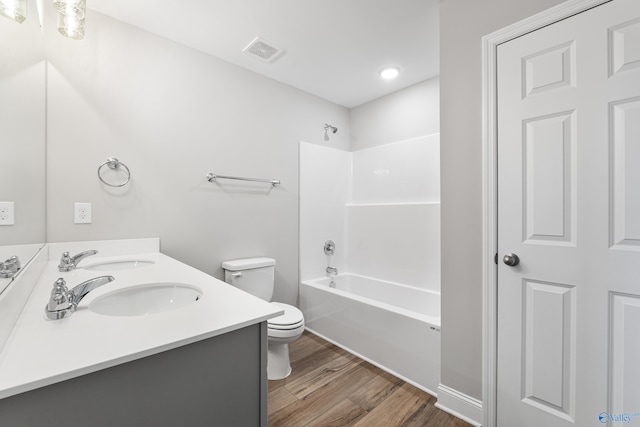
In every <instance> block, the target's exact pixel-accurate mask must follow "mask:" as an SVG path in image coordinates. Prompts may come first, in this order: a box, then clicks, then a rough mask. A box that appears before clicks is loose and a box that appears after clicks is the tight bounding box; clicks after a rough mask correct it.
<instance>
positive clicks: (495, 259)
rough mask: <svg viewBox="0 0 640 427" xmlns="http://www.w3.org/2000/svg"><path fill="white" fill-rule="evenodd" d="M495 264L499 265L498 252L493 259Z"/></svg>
mask: <svg viewBox="0 0 640 427" xmlns="http://www.w3.org/2000/svg"><path fill="white" fill-rule="evenodd" d="M493 262H495V263H496V265H498V253H497V252H496V256H494V257H493Z"/></svg>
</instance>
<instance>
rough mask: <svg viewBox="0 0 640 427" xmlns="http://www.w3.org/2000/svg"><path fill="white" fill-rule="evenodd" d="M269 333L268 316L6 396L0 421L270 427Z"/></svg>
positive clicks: (77, 426) (70, 426)
mask: <svg viewBox="0 0 640 427" xmlns="http://www.w3.org/2000/svg"><path fill="white" fill-rule="evenodd" d="M266 337H267V331H266V322H262V323H260V324H255V325H251V326H248V327H245V328H242V329H239V330H236V331H232V332H228V333H226V334H223V335H219V336H216V337H213V338H209V339H205V340H202V341H198V342H195V343H192V344H188V345H185V346H182V347H178V348H175V349H172V350H168V351H165V352H162V353H158V354H156V355H153V356H148V357H144V358H142V359H138V360H134V361H131V362H127V363H123V364H121V365H116V366H113V367H111V368H107V369H103V370H100V371H97V372H94V373H90V374H87V375H83V376H80V377H76V378H73V379H69V380H66V381H62V382H59V383H56V384H52V385H49V386H46V387H42V388H38V389H35V390H32V391H28V392H25V393H22V394H18V395H15V396H10V397H7V398H5V399H2V400H0V426H7V427H9V426H13V427H45V426H46V427H114V426H119V427H147V426H148V427H177V426H180V427H200V426H202V427H204V426H206V427H215V426H236V427H245V426H246V427H253V426H264V427H266V425H267V378H266V360H267V339H266ZM51 357H56V355H55V354H51Z"/></svg>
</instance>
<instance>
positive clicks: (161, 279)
mask: <svg viewBox="0 0 640 427" xmlns="http://www.w3.org/2000/svg"><path fill="white" fill-rule="evenodd" d="M117 248H120V250H119V253H117V252H118V249H117ZM145 248H147V249H149V248H155V250H152V251H150V252H140V251H144V250H145ZM157 248H158V240H157V239H140V240H138V241H108V242H77V243H56V244H50V245H49V253H50V259H51V260H50V261H48V262H47V263H46V265H45V266H44V269H43V272H42V274H41V275H40V277H39V279H38V281H37V284H36V285H35V288H34V290H33V292H32V294H31V297H30V298H29V300H28V301H27V303H26V305H25V306H24V309H23V310H22V313H21V315H20V317H19V319H18V320H17V322H16V324H15V327H14V328H13V331H12V332H11V335H10V337H9V339H8V340H7V342H6V345H5V347H4V349H3V351H2V353H0V398H5V397H8V396H12V395H15V394H18V393H22V392H25V391H29V390H33V389H35V388H39V387H44V386H46V385H49V384H53V383H57V382H60V381H64V380H67V379H71V378H75V377H78V376H81V375H84V374H88V373H91V372H95V371H98V370H101V369H105V368H108V367H112V366H115V365H119V364H122V363H125V362H129V361H132V360H136V359H140V358H143V357H146V356H150V355H153V354H157V353H160V352H163V351H167V350H170V349H173V348H177V347H180V346H183V345H186V344H190V343H194V342H197V341H200V340H204V339H207V338H211V337H214V336H218V335H222V334H224V333H226V332H231V331H235V330H238V329H241V328H244V327H246V326H249V325H253V324H257V323H260V322H263V321H265V320H267V319H269V318H271V317H275V316H277V315H279V314H281V313H282V310H280V309H278V308H277V307H275V306H273V305H271V304H268V303H266V302H264V301H262V300H260V299H258V298H255V297H253V296H251V295H248V294H246V293H244V292H242V291H240V290H238V289H235V288H233V287H232V286H229V285H227V284H226V283H224V282H222V281H220V280H218V279H215V278H213V277H211V276H209V275H207V274H205V273H203V272H201V271H199V270H196V269H194V268H192V267H189V266H187V265H185V264H183V263H181V262H179V261H176V260H174V259H172V258H170V257H168V256H166V255H163V254H161V253H159V252H158V251H157ZM88 249H97V250H98V251H99V254H98V255H95V256H92V257H89V258H87V259H85V260H84V261H82V263H81V264H80V265H79V266H78V268H76V269H75V270H72V271H70V272H66V273H61V272H59V271H58V268H57V265H58V262H59V257H60V255H61V253H62V251H69V252H72V254H73V253H77V252H81V251H84V250H88ZM132 259H136V260H146V261H152V262H153V264H150V265H146V266H145V267H144V268H132V269H126V270H117V271H93V270H91V269H88V268H86V267H90V266H91V265H95V264H99V263H104V262H116V261H122V260H132ZM101 275H112V276H114V277H115V278H116V280H115V281H113V282H111V283H109V284H107V285H104V286H102V287H100V288H98V289H95V290H94V291H92V292H90V293H89V294H88V295H87V296H86V297H85V298H84V299H83V300H82V301H81V302H80V304H79V306H78V309H77V310H76V312H75V313H73V314H72V315H71V316H70V317H67V318H64V319H60V320H46V319H45V316H44V312H43V310H44V307H45V305H46V304H47V301H48V300H49V296H50V292H51V287H52V284H53V283H54V282H55V280H56V279H58V278H59V277H63V278H64V279H65V280H66V282H67V285H68V287H69V288H72V287H73V286H76V285H77V284H79V283H81V282H83V281H85V280H88V279H91V278H93V277H97V276H101ZM149 283H180V284H186V285H189V286H192V287H197V288H198V289H200V290H201V291H202V296H201V297H200V299H199V300H198V301H196V302H193V303H191V304H189V305H187V306H183V307H181V308H176V309H174V310H171V311H166V312H162V313H156V314H150V315H143V316H125V317H119V316H107V315H100V314H97V313H94V312H92V311H91V310H90V309H89V306H90V305H91V303H92V301H94V300H96V299H97V298H99V297H101V296H103V295H106V294H108V293H111V292H113V291H117V290H121V289H124V288H127V287H131V286H135V285H141V284H149ZM0 308H1V307H0ZM52 355H56V357H52Z"/></svg>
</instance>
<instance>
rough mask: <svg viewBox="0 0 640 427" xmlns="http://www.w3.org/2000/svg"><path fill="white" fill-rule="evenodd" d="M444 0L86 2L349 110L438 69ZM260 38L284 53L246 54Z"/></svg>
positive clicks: (89, 27)
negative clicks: (385, 73) (392, 70)
mask: <svg viewBox="0 0 640 427" xmlns="http://www.w3.org/2000/svg"><path fill="white" fill-rule="evenodd" d="M439 2H440V0H88V1H87V7H88V8H90V9H93V10H95V11H98V12H100V13H103V14H105V15H108V16H111V17H113V18H116V19H119V20H121V21H123V22H126V23H129V24H132V25H135V26H137V27H140V28H143V29H145V30H147V31H150V32H152V33H155V34H158V35H160V36H163V37H165V38H167V39H170V40H173V41H176V42H178V43H181V44H184V45H186V46H189V47H192V48H194V49H197V50H199V51H202V52H205V53H208V54H211V55H213V56H216V57H218V58H221V59H223V60H225V61H228V62H231V63H234V64H236V65H239V66H241V67H244V68H247V69H249V70H252V71H255V72H257V73H260V74H263V75H265V76H267V77H270V78H272V79H274V80H277V81H280V82H282V83H285V84H288V85H290V86H294V87H296V88H298V89H301V90H303V91H305V92H309V93H312V94H314V95H317V96H319V97H321V98H324V99H327V100H329V101H332V102H334V103H336V104H339V105H343V106H345V107H348V108H351V107H355V106H358V105H360V104H363V103H365V102H367V101H370V100H373V99H376V98H378V97H380V96H383V95H386V94H388V93H391V92H394V91H396V90H399V89H402V88H404V87H408V86H410V85H412V84H415V83H418V82H420V81H423V80H426V79H428V78H431V77H434V76H437V75H438V74H439V51H438V46H439V39H438V35H439ZM86 25H87V32H89V31H91V23H90V21H89V20H87V24H86ZM256 37H261V38H264V39H265V40H267V41H269V42H271V43H272V44H273V45H275V46H277V47H280V48H282V49H284V51H285V52H284V54H282V55H281V56H280V57H279V58H278V59H276V60H275V61H273V62H272V63H265V62H263V61H260V60H259V59H257V58H254V57H252V56H249V55H248V54H246V53H243V52H242V49H243V48H244V47H245V46H247V45H248V44H249V43H250V42H251V41H252V40H253V39H254V38H256ZM387 65H396V66H398V67H400V69H401V70H402V71H401V74H400V76H399V77H398V78H397V79H396V80H394V81H392V82H389V81H383V80H382V79H380V77H379V75H378V71H380V69H381V68H383V67H384V66H387Z"/></svg>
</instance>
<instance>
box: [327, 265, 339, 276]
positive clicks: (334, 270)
mask: <svg viewBox="0 0 640 427" xmlns="http://www.w3.org/2000/svg"><path fill="white" fill-rule="evenodd" d="M327 273H328V274H329V275H333V276H336V275H337V274H338V269H337V268H335V267H327Z"/></svg>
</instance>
